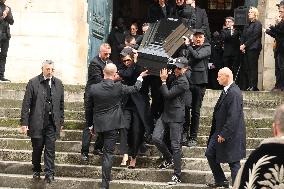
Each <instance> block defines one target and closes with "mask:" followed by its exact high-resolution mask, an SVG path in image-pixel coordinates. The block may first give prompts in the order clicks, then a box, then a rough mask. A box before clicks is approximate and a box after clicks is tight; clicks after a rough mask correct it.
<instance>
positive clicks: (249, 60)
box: [240, 7, 262, 91]
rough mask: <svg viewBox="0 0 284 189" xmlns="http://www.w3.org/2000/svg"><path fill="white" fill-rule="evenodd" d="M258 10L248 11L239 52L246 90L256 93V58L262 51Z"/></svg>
mask: <svg viewBox="0 0 284 189" xmlns="http://www.w3.org/2000/svg"><path fill="white" fill-rule="evenodd" d="M258 15H259V13H258V10H257V8H255V7H251V8H250V9H249V13H248V17H249V20H250V22H249V24H248V25H246V26H245V27H244V31H243V34H242V36H241V46H240V50H241V52H242V53H243V54H244V68H245V69H244V70H245V81H246V89H247V90H248V91H258V88H257V82H258V58H259V54H260V51H261V49H262V44H261V37H262V24H261V23H260V21H259V20H258Z"/></svg>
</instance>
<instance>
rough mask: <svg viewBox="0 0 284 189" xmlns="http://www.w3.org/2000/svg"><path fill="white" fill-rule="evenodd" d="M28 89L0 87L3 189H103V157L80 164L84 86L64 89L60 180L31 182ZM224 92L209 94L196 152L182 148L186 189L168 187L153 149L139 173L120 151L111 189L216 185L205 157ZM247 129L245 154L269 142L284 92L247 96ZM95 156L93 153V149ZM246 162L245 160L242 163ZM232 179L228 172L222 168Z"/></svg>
mask: <svg viewBox="0 0 284 189" xmlns="http://www.w3.org/2000/svg"><path fill="white" fill-rule="evenodd" d="M25 85H26V84H0V188H1V187H2V188H56V189H65V188H74V189H85V188H99V184H100V181H101V158H100V157H99V156H94V155H90V161H89V163H88V164H83V163H82V162H81V160H80V149H81V136H82V127H83V125H84V119H83V117H84V112H83V93H84V87H83V86H72V85H70V86H65V130H64V131H63V132H62V135H61V136H62V137H61V139H60V140H58V141H57V143H56V181H55V182H53V183H52V184H48V185H45V183H44V182H43V181H42V180H41V181H40V182H33V180H32V176H31V175H32V170H31V168H32V165H31V154H32V151H31V150H32V149H31V142H30V139H29V138H28V137H26V136H24V135H22V134H20V133H19V116H20V110H21V102H22V99H23V95H24V90H25ZM219 95H220V91H212V90H207V91H206V95H205V98H204V102H203V107H202V112H201V115H202V118H201V127H200V133H199V137H198V147H196V148H188V147H183V154H184V158H183V159H182V177H181V180H182V182H183V183H182V184H179V185H177V186H168V185H167V183H166V182H167V181H169V180H170V178H171V174H172V170H170V169H169V170H159V169H157V168H156V167H157V166H158V165H159V164H160V162H161V160H160V159H159V152H158V151H157V149H156V148H155V147H154V146H152V145H149V146H148V148H149V149H148V151H147V152H146V154H145V155H144V156H139V157H138V159H137V168H136V169H133V170H130V169H127V168H122V167H119V164H120V161H121V158H122V157H121V156H120V155H119V153H118V151H116V157H115V161H114V167H113V170H112V176H113V181H112V182H111V188H113V189H134V188H135V189H162V188H176V189H185V188H187V189H201V188H206V186H205V183H207V182H210V181H211V180H212V174H211V171H210V168H209V166H208V164H207V160H206V158H205V157H204V152H205V149H206V142H207V139H208V134H209V131H210V125H211V117H212V111H213V107H214V105H215V103H216V102H217V99H218V97H219ZM243 95H244V104H245V110H244V111H245V118H246V120H245V121H246V127H247V154H249V153H250V152H251V151H252V150H253V149H254V148H255V147H257V146H258V145H259V142H260V141H262V140H263V139H264V138H267V137H271V136H272V132H271V124H272V116H273V112H274V110H275V107H277V106H278V105H280V104H281V103H284V94H283V93H269V92H244V93H243ZM90 151H92V149H90ZM242 162H244V161H242ZM224 170H225V171H226V175H227V176H228V177H230V173H229V167H228V166H227V165H224Z"/></svg>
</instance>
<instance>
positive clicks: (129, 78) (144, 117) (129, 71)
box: [118, 63, 153, 128]
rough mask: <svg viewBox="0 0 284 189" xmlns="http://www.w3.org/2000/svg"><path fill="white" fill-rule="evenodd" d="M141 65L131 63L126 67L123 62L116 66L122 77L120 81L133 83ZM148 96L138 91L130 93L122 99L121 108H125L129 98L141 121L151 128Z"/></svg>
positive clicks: (128, 83) (126, 83)
mask: <svg viewBox="0 0 284 189" xmlns="http://www.w3.org/2000/svg"><path fill="white" fill-rule="evenodd" d="M142 69H143V68H142V67H140V66H138V65H135V64H134V65H132V66H131V67H126V66H125V65H124V64H122V63H121V64H120V65H119V68H118V73H119V76H120V77H121V78H122V79H123V81H122V83H123V84H125V85H128V86H132V85H134V84H135V81H136V79H137V77H138V76H139V75H140V73H141V71H142ZM148 98H149V97H148V96H146V95H145V94H143V93H142V91H139V92H138V93H132V94H129V95H127V96H125V98H123V100H122V108H126V109H127V107H125V105H126V104H127V101H128V100H131V101H132V102H133V103H134V105H135V107H136V109H137V113H138V115H139V117H140V119H141V121H142V123H143V126H144V127H145V128H153V123H152V119H151V115H150V107H149V103H148Z"/></svg>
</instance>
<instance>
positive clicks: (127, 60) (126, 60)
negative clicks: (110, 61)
mask: <svg viewBox="0 0 284 189" xmlns="http://www.w3.org/2000/svg"><path fill="white" fill-rule="evenodd" d="M129 61H132V60H131V59H125V60H122V62H129Z"/></svg>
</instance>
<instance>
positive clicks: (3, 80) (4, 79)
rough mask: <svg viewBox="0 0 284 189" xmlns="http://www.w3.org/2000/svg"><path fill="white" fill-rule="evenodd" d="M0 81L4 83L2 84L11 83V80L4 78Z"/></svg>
mask: <svg viewBox="0 0 284 189" xmlns="http://www.w3.org/2000/svg"><path fill="white" fill-rule="evenodd" d="M0 81H2V82H11V81H10V80H9V79H6V78H4V77H2V78H0Z"/></svg>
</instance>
